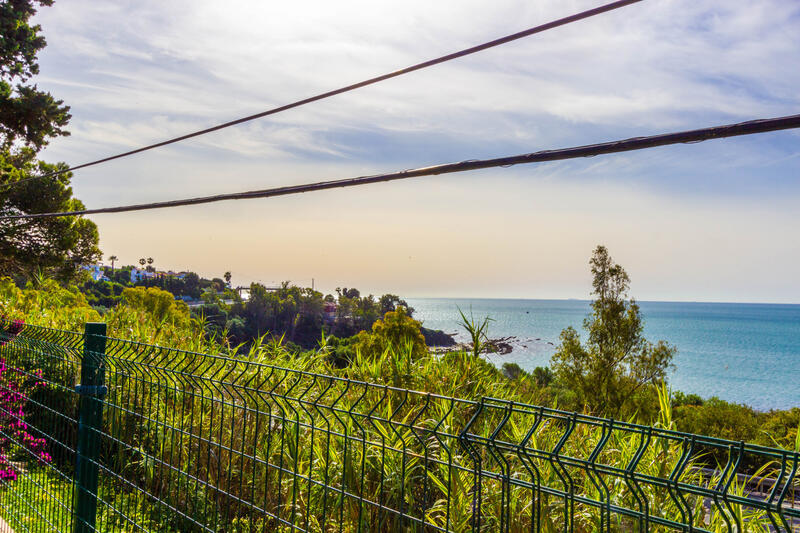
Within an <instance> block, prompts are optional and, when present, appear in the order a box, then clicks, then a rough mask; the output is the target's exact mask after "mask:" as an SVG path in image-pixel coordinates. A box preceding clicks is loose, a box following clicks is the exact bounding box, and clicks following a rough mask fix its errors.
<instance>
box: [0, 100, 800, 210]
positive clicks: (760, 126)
mask: <svg viewBox="0 0 800 533" xmlns="http://www.w3.org/2000/svg"><path fill="white" fill-rule="evenodd" d="M792 128H800V115H791V116H785V117H778V118H769V119H762V120H751V121H749V122H740V123H738V124H726V125H723V126H712V127H710V128H703V129H698V130H688V131H681V132H674V133H662V134H660V135H651V136H649V137H634V138H631V139H624V140H618V141H611V142H605V143H600V144H590V145H584V146H575V147H571V148H561V149H557V150H543V151H540V152H533V153H529V154H520V155H513V156H508V157H499V158H495V159H476V160H470V161H462V162H460V163H446V164H442V165H434V166H429V167H422V168H415V169H410V170H402V171H399V172H391V173H388V174H376V175H372V176H361V177H357V178H345V179H339V180H332V181H321V182H317V183H307V184H303V185H289V186H286V187H276V188H272V189H261V190H256V191H248V192H238V193H228V194H218V195H214V196H202V197H199V198H187V199H183V200H170V201H166V202H153V203H147V204H135V205H126V206H119V207H103V208H99V209H84V210H81V211H67V212H62V213H33V214H23V215H11V216H4V217H0V220H11V219H33V218H52V217H62V216H79V215H94V214H99V213H123V212H126V211H143V210H145V209H161V208H164V207H178V206H183V205H197V204H209V203H212V202H221V201H224V200H246V199H252V198H270V197H273V196H286V195H289V194H299V193H304V192H312V191H321V190H326V189H335V188H339V187H354V186H356V185H367V184H369V183H379V182H385V181H394V180H401V179H407V178H416V177H421V176H432V175H436V174H448V173H452V172H465V171H468V170H477V169H483V168H492V167H506V166H511V165H518V164H522V163H542V162H545V161H559V160H563V159H575V158H579V157H593V156H596V155H602V154H612V153H617V152H630V151H633V150H642V149H645V148H654V147H656V146H665V145H669V144H679V143H695V142H701V141H706V140H709V139H722V138H725V137H735V136H739V135H752V134H754V133H765V132H768V131H777V130H785V129H792Z"/></svg>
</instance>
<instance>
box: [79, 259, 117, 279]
mask: <svg viewBox="0 0 800 533" xmlns="http://www.w3.org/2000/svg"><path fill="white" fill-rule="evenodd" d="M105 268H106V266H105V265H103V264H101V263H97V264H94V265H83V266H81V269H82V270H86V271H88V272H89V274H90V275H91V276H92V279H93V280H94V281H111V280H109V279H108V276H106V273H105Z"/></svg>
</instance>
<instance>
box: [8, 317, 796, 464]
mask: <svg viewBox="0 0 800 533" xmlns="http://www.w3.org/2000/svg"><path fill="white" fill-rule="evenodd" d="M7 324H8V322H7V321H3V320H0V346H2V345H3V344H4V343H10V342H13V341H16V340H20V341H23V342H24V341H33V342H45V343H52V344H55V345H58V346H61V347H66V348H69V349H70V351H73V352H74V351H75V349H76V348H81V347H82V345H83V342H84V340H85V338H86V335H84V334H83V333H78V332H74V331H66V330H60V329H55V328H48V327H44V326H32V325H25V326H24V327H23V328H22V329H21V330H20V331H18V332H15V333H10V332H9V331H8V330H7V327H6V326H7ZM105 339H107V341H108V342H107V344H106V354H105V355H106V356H107V358H108V360H109V361H110V363H111V365H112V367H113V366H117V365H119V366H126V365H128V366H139V367H142V368H146V369H147V370H148V371H152V372H164V373H168V374H172V375H176V376H181V377H184V378H189V379H193V380H203V381H207V382H209V383H212V384H215V385H222V386H229V387H233V388H236V389H241V390H245V389H248V387H250V382H249V381H245V380H242V379H239V380H237V378H242V377H243V376H245V375H247V376H248V377H250V378H252V376H250V374H258V373H260V372H262V371H267V372H269V376H273V375H275V374H276V373H278V374H280V373H283V376H284V377H283V378H281V380H280V381H281V382H283V381H285V380H286V379H287V377H288V376H290V375H291V376H294V377H295V378H296V382H295V383H293V384H291V386H290V387H289V390H290V391H291V390H293V389H295V388H296V387H297V386H298V385H299V384H300V381H301V380H305V379H307V380H313V381H315V382H316V381H320V382H323V383H329V384H342V385H345V386H346V387H348V388H349V387H359V388H363V389H364V394H366V392H367V391H368V390H374V391H377V392H378V393H383V394H384V395H385V394H388V393H394V394H399V395H402V396H404V397H406V398H408V397H410V396H414V397H418V398H424V399H425V401H428V402H430V401H431V400H440V401H444V402H450V403H451V404H452V405H460V406H462V407H468V408H472V409H474V410H475V411H474V415H473V418H477V417H479V416H480V415H481V414H482V413H484V412H488V411H493V412H495V413H497V412H499V411H505V412H507V416H506V419H507V418H508V416H510V415H512V414H516V415H528V416H532V417H534V420H538V423H541V422H542V421H545V420H549V421H556V422H563V423H565V424H566V425H567V426H568V427H575V426H576V425H584V426H592V427H598V428H602V429H603V431H609V432H611V431H623V432H630V433H636V434H640V435H642V436H644V437H646V438H648V439H658V438H661V439H666V440H670V441H678V442H682V443H683V444H684V445H686V446H691V447H696V446H706V447H711V448H715V449H718V450H724V451H728V452H729V453H730V454H736V455H738V456H740V457H741V456H744V455H748V454H752V455H757V456H761V457H764V458H770V459H776V460H780V461H781V462H783V463H784V464H786V462H787V461H789V462H794V463H795V464H796V465H797V464H800V452H798V451H791V450H785V449H781V448H771V447H767V446H761V445H757V444H749V443H746V442H744V441H733V440H728V439H722V438H717V437H710V436H705V435H697V434H692V433H686V432H682V431H677V430H673V429H666V428H663V427H655V426H646V425H642V424H635V423H632V422H625V421H621V420H614V419H612V418H602V417H598V416H593V415H588V414H582V413H577V412H572V411H564V410H561V409H556V408H552V407H546V406H541V405H532V404H526V403H522V402H517V401H514V400H508V399H504V398H493V397H488V396H484V397H481V398H479V399H477V400H476V399H465V398H456V397H451V396H444V395H440V394H435V393H431V392H426V391H418V390H412V389H406V388H402V387H396V386H392V385H386V384H380V383H371V382H367V381H360V380H356V379H351V378H347V377H343V376H335V375H329V374H321V373H316V372H311V371H308V370H303V369H296V368H288V367H282V366H276V365H272V364H269V363H264V362H260V361H253V360H250V359H247V358H237V357H231V356H228V355H224V354H207V353H201V352H191V351H186V350H180V349H176V348H168V347H163V346H158V345H152V344H147V343H142V342H137V341H131V340H125V339H119V338H115V337H105ZM78 354H79V356H80V354H81V352H80V351H79V352H78ZM176 356H177V357H179V358H180V359H177V358H176ZM211 368H213V369H214V370H213V373H211V374H210V375H209V374H208V373H205V374H204V373H200V371H201V370H204V369H206V370H207V369H211ZM300 390H302V388H301V389H300ZM323 395H324V394H322V395H320V396H319V398H321V397H322V396H323ZM362 397H363V395H362ZM287 398H289V399H295V400H302V398H300V397H299V396H298V397H297V398H293V397H291V396H287ZM451 408H452V407H451ZM465 429H466V428H465ZM499 429H500V428H499V427H498V429H497V431H498V432H499ZM490 440H492V442H495V443H500V442H501V441H500V440H496V439H490ZM506 444H508V445H510V446H515V445H514V444H512V443H506Z"/></svg>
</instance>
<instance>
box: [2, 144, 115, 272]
mask: <svg viewBox="0 0 800 533" xmlns="http://www.w3.org/2000/svg"><path fill="white" fill-rule="evenodd" d="M56 168H64V165H63V164H58V165H48V164H46V163H43V162H41V161H34V160H33V154H32V153H31V152H26V156H25V157H21V156H20V157H13V156H10V155H9V154H8V152H0V216H4V215H12V214H20V213H40V212H48V211H71V210H75V209H83V204H82V203H81V202H80V201H79V200H77V199H75V198H73V197H72V189H71V188H70V187H69V180H70V177H71V174H70V173H64V174H60V175H58V176H57V177H52V178H48V179H46V180H37V181H32V182H27V183H24V184H21V185H19V186H16V187H13V188H7V187H3V185H4V184H8V183H13V182H15V181H18V180H21V179H25V178H27V177H29V176H30V175H32V174H34V173H43V172H49V171H51V170H55V169H56ZM98 241H99V235H98V233H97V226H96V225H95V224H94V222H92V221H90V220H87V219H84V218H80V217H57V218H42V219H33V220H2V221H0V275H7V276H12V277H14V278H15V279H18V280H22V281H25V280H28V279H30V278H31V276H32V275H33V274H34V273H36V272H42V273H43V274H45V275H46V276H48V277H53V278H56V279H58V280H61V281H68V280H72V279H74V278H75V277H76V276H77V274H78V266H79V265H81V264H89V263H93V262H94V261H96V260H97V259H99V258H100V249H99V248H98V247H97V244H98Z"/></svg>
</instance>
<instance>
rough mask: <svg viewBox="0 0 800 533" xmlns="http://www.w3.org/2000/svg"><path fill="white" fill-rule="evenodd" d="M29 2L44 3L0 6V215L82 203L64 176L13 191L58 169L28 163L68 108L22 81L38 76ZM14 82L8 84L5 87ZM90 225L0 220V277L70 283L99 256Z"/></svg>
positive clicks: (39, 43) (19, 0)
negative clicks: (44, 278) (39, 275)
mask: <svg viewBox="0 0 800 533" xmlns="http://www.w3.org/2000/svg"><path fill="white" fill-rule="evenodd" d="M36 4H39V5H42V6H49V5H51V4H52V1H51V0H38V1H37V0H10V1H6V2H2V3H0V217H2V216H7V215H17V214H23V213H42V212H48V211H73V210H79V209H83V207H84V206H83V204H82V203H81V202H80V201H79V200H77V199H75V198H73V197H72V189H71V188H70V187H69V182H70V178H71V174H70V173H63V174H59V175H57V176H52V177H50V178H47V179H44V180H35V181H30V182H26V183H24V184H20V185H16V186H14V187H7V186H6V185H8V184H11V183H14V182H17V181H20V180H25V179H27V178H29V177H31V176H33V175H41V174H47V173H50V172H53V171H56V170H63V169H64V168H65V165H64V164H63V163H59V164H57V165H49V164H46V163H44V162H42V161H37V160H36V152H38V151H39V150H41V149H42V148H43V147H44V146H46V145H47V143H48V139H49V138H51V137H57V136H60V135H68V132H67V131H65V130H64V127H65V126H66V125H67V122H68V121H69V119H70V115H69V107H67V106H65V105H63V102H62V101H61V100H56V99H55V98H53V97H52V96H51V95H50V94H49V93H46V92H43V91H40V90H38V89H37V87H36V85H25V82H26V81H27V80H28V79H29V78H30V77H31V76H33V75H35V74H37V73H38V72H39V65H38V64H37V63H36V56H37V54H38V52H39V51H40V50H41V49H42V48H44V46H45V40H44V38H43V37H42V36H41V35H40V31H41V27H40V26H38V25H31V24H30V23H29V20H30V18H31V17H32V16H33V15H34V14H35V13H36ZM14 83H16V85H13V84H14ZM98 241H99V236H98V233H97V226H96V225H95V224H94V223H93V222H91V221H90V220H86V219H83V218H80V217H60V218H52V219H35V220H2V221H0V275H6V276H12V277H13V278H15V279H16V280H18V281H19V282H20V283H24V282H25V281H27V280H28V279H30V278H31V277H32V275H33V274H34V273H36V272H42V273H44V274H46V275H47V276H50V277H54V278H57V279H59V280H61V281H68V280H72V279H75V278H76V277H77V275H78V271H77V266H78V265H81V264H88V263H92V262H94V261H96V260H97V259H99V258H100V250H99V249H98V247H97V244H98Z"/></svg>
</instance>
